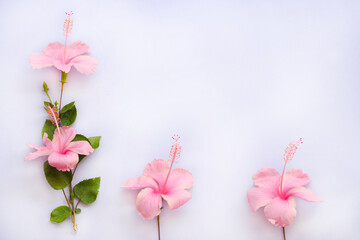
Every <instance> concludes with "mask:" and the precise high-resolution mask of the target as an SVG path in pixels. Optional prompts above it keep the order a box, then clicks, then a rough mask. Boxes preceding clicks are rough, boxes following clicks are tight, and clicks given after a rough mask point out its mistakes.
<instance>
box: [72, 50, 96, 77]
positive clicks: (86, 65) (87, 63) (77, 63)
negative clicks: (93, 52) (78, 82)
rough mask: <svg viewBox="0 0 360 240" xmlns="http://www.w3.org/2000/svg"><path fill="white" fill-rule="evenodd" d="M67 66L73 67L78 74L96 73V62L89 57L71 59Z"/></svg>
mask: <svg viewBox="0 0 360 240" xmlns="http://www.w3.org/2000/svg"><path fill="white" fill-rule="evenodd" d="M69 64H71V65H72V66H74V67H75V68H76V70H78V71H79V72H80V73H82V74H86V75H89V74H92V73H94V72H95V71H96V69H97V66H98V60H97V59H95V58H93V57H90V56H85V55H82V56H78V57H75V58H73V59H72V60H71V61H70V63H69ZM71 65H70V66H71Z"/></svg>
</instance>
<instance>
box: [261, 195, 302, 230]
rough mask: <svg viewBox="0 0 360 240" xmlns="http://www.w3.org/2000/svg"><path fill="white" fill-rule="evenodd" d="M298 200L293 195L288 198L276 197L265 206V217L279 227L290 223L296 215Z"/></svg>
mask: <svg viewBox="0 0 360 240" xmlns="http://www.w3.org/2000/svg"><path fill="white" fill-rule="evenodd" d="M295 208H296V202H295V199H294V198H293V197H289V198H288V199H287V200H284V199H281V198H280V197H276V198H274V199H273V200H271V201H270V203H269V204H268V205H266V207H265V208H264V213H265V217H266V218H267V220H269V222H271V223H272V224H274V225H275V226H279V227H286V226H288V225H290V224H291V223H292V222H293V221H294V218H295V216H296V209H295Z"/></svg>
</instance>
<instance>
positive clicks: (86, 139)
mask: <svg viewBox="0 0 360 240" xmlns="http://www.w3.org/2000/svg"><path fill="white" fill-rule="evenodd" d="M72 141H73V142H76V141H88V142H89V143H90V141H89V139H88V138H87V137H85V136H84V135H81V134H76V136H75V137H74V139H73V140H72Z"/></svg>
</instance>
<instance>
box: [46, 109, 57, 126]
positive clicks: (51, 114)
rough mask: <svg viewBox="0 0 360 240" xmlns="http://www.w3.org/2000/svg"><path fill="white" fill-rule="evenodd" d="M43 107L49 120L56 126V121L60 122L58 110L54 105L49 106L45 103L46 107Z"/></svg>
mask: <svg viewBox="0 0 360 240" xmlns="http://www.w3.org/2000/svg"><path fill="white" fill-rule="evenodd" d="M44 109H45V110H46V112H47V113H48V115H49V118H50V121H51V122H52V123H53V124H54V125H56V126H58V123H59V122H60V117H59V112H58V110H57V109H56V108H55V107H50V106H49V105H47V106H46V107H44Z"/></svg>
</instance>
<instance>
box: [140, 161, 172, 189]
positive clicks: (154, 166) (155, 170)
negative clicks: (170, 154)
mask: <svg viewBox="0 0 360 240" xmlns="http://www.w3.org/2000/svg"><path fill="white" fill-rule="evenodd" d="M169 169H170V167H169V165H168V163H167V162H166V161H165V160H162V159H155V160H154V161H152V162H151V163H148V164H147V165H146V166H145V169H144V176H149V177H152V178H153V179H154V180H155V181H156V182H157V183H158V184H159V186H163V185H164V183H165V179H166V176H167V174H168V172H169Z"/></svg>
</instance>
